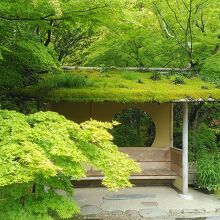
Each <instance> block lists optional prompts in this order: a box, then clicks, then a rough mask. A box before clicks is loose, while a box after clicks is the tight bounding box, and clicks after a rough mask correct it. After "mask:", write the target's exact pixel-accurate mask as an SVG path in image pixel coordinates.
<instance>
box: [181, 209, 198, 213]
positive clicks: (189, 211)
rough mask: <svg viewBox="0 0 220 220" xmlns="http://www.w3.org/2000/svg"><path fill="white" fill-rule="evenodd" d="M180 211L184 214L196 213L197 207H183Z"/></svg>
mask: <svg viewBox="0 0 220 220" xmlns="http://www.w3.org/2000/svg"><path fill="white" fill-rule="evenodd" d="M181 212H182V213H184V214H187V213H190V214H191V213H198V212H197V209H183V210H182V211H181Z"/></svg>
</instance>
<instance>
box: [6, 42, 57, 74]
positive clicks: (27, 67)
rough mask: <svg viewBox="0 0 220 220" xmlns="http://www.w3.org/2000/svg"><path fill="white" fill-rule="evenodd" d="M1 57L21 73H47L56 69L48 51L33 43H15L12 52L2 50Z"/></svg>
mask: <svg viewBox="0 0 220 220" xmlns="http://www.w3.org/2000/svg"><path fill="white" fill-rule="evenodd" d="M2 56H3V58H4V59H5V62H10V64H11V65H15V66H16V67H17V68H18V69H20V68H21V69H22V70H23V71H30V72H44V71H45V72H48V71H53V70H55V69H57V68H58V67H57V65H56V63H55V61H54V59H53V58H52V57H51V55H50V53H49V51H48V49H47V48H46V47H44V46H43V45H42V44H39V43H38V42H35V41H21V42H17V43H16V44H15V45H14V47H13V50H5V51H4V50H3V51H2ZM6 64H7V63H6Z"/></svg>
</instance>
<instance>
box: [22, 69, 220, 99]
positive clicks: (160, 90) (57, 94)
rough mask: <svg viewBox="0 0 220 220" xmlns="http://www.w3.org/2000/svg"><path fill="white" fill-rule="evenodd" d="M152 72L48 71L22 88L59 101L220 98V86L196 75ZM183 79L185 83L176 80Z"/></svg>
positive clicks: (27, 91)
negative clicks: (36, 80) (30, 84)
mask: <svg viewBox="0 0 220 220" xmlns="http://www.w3.org/2000/svg"><path fill="white" fill-rule="evenodd" d="M152 74H153V73H141V72H128V71H112V70H111V71H107V72H99V71H85V70H84V71H82V70H74V71H69V72H65V73H64V74H58V75H52V74H48V75H46V76H44V78H42V80H41V81H40V82H39V83H38V84H36V85H34V86H31V87H28V88H25V89H23V90H22V93H23V94H25V95H27V96H30V97H39V98H41V99H43V100H45V101H56V102H58V101H70V102H104V101H114V102H123V103H129V102H130V103H137V102H154V101H155V102H160V103H163V102H170V101H180V100H186V99H187V100H204V101H207V100H210V99H214V100H220V88H218V87H217V86H216V85H215V84H211V83H208V82H204V81H202V80H201V79H199V78H197V77H186V76H185V77H184V76H180V75H178V74H175V75H171V74H164V75H162V76H161V79H160V80H152V79H151V77H152ZM155 78H158V76H157V75H156V76H155ZM159 78H160V76H159ZM182 80H183V81H184V84H175V83H178V82H179V83H181V82H182Z"/></svg>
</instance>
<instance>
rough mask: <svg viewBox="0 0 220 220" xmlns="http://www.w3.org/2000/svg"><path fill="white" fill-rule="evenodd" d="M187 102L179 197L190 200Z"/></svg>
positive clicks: (184, 110) (184, 105) (184, 104)
mask: <svg viewBox="0 0 220 220" xmlns="http://www.w3.org/2000/svg"><path fill="white" fill-rule="evenodd" d="M188 124H189V122H188V103H187V102H184V103H183V136H182V145H183V147H182V185H183V189H182V195H181V197H182V198H184V199H187V200H191V199H192V197H191V196H190V195H189V194H188V182H189V181H188V172H189V161H188Z"/></svg>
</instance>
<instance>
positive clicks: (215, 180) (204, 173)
mask: <svg viewBox="0 0 220 220" xmlns="http://www.w3.org/2000/svg"><path fill="white" fill-rule="evenodd" d="M196 183H197V186H198V187H199V188H205V189H208V190H209V191H212V190H214V191H217V190H220V153H218V152H216V153H214V154H207V153H201V154H200V156H199V158H198V160H197V173H196Z"/></svg>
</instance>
